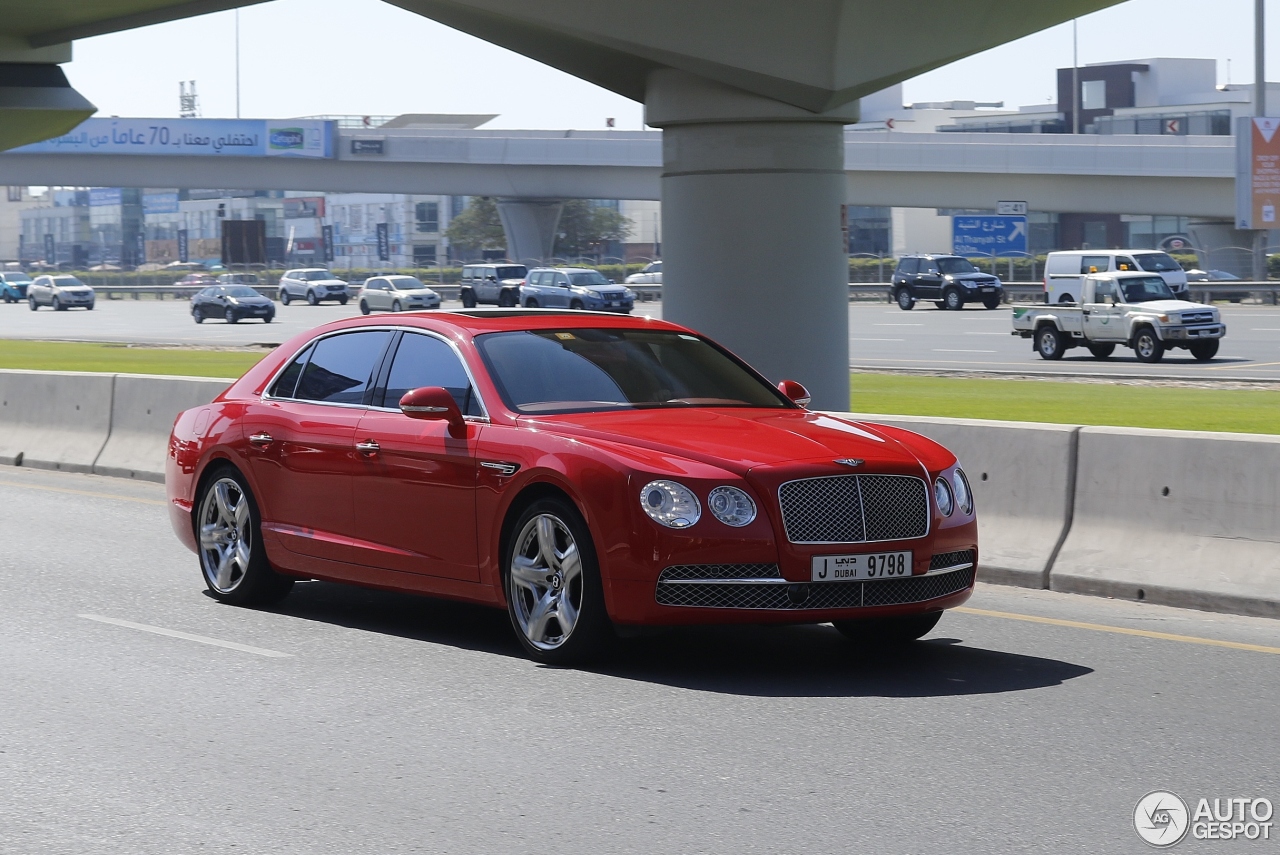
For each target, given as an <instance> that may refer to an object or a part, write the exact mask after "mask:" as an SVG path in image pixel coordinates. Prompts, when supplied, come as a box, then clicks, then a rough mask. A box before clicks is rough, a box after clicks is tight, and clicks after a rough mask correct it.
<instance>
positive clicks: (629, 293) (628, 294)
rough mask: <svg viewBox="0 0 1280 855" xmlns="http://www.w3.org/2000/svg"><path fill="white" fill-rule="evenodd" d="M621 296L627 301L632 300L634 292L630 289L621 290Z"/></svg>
mask: <svg viewBox="0 0 1280 855" xmlns="http://www.w3.org/2000/svg"><path fill="white" fill-rule="evenodd" d="M622 294H623V296H624V297H626V299H628V300H634V299H635V298H636V292H635V291H632V290H631V289H630V288H625V289H623V291H622Z"/></svg>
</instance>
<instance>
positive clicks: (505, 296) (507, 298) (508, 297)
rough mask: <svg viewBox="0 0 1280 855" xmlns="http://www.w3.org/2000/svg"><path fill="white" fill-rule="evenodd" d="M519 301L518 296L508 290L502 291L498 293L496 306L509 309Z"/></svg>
mask: <svg viewBox="0 0 1280 855" xmlns="http://www.w3.org/2000/svg"><path fill="white" fill-rule="evenodd" d="M519 302H520V298H519V297H517V296H516V295H515V294H512V293H511V292H510V291H503V292H502V293H501V294H499V295H498V306H499V307H501V308H503V309H510V308H512V307H513V306H515V305H516V304H517V303H519Z"/></svg>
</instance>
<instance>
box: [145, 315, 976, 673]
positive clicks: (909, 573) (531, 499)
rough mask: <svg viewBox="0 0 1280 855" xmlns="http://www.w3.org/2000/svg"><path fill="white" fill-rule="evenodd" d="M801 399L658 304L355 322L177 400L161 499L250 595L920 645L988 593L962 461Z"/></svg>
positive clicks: (536, 636) (203, 555)
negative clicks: (293, 592) (222, 385)
mask: <svg viewBox="0 0 1280 855" xmlns="http://www.w3.org/2000/svg"><path fill="white" fill-rule="evenodd" d="M808 402H809V393H808V392H807V391H805V389H804V387H803V386H802V385H801V384H799V383H797V382H794V381H790V380H783V381H782V382H780V383H778V385H776V386H775V385H774V384H773V383H771V382H769V381H768V380H766V379H765V378H764V377H763V376H762V375H760V374H759V373H757V372H756V371H754V370H753V369H751V368H750V367H749V366H747V365H746V364H745V363H743V362H741V361H740V360H739V359H737V357H735V356H733V355H732V354H730V353H729V352H728V351H727V350H725V349H724V348H722V347H721V346H720V345H718V344H716V343H714V342H712V341H710V340H708V339H706V338H704V337H703V336H701V335H698V334H697V333H696V332H694V331H693V330H690V329H687V328H685V327H681V326H677V325H675V324H672V323H668V322H664V321H660V320H654V319H651V318H636V317H626V316H620V315H615V316H607V315H601V314H594V313H586V312H566V311H538V312H530V311H525V310H522V309H503V310H486V309H470V310H462V311H459V312H420V313H415V314H408V315H397V316H396V317H395V318H386V319H382V318H344V319H342V320H339V321H336V322H334V323H330V324H326V325H325V326H322V327H320V328H319V329H316V330H311V331H309V332H306V333H303V334H301V335H298V336H296V337H294V338H292V339H290V340H289V341H287V342H285V343H284V344H283V345H281V346H280V347H279V348H277V349H276V350H274V351H273V352H272V353H270V354H268V355H267V356H266V357H265V358H263V359H262V361H260V362H259V363H258V364H257V365H256V366H254V367H253V368H251V369H249V371H248V373H247V374H245V376H244V377H242V378H240V379H239V380H238V381H236V382H235V383H233V384H232V385H231V387H230V388H228V389H227V390H226V391H224V392H222V393H221V394H220V395H218V397H217V398H216V399H215V400H214V401H213V402H212V403H210V404H205V405H202V406H199V407H196V408H194V409H190V410H187V411H186V412H184V413H181V414H180V415H179V416H178V418H177V421H176V422H175V424H174V426H173V431H172V435H171V437H170V441H169V443H168V457H167V459H166V462H165V485H166V492H167V498H168V501H167V502H166V505H167V506H168V509H169V510H168V512H169V519H170V522H171V523H172V525H173V528H174V531H175V533H176V534H177V536H178V537H179V538H180V540H181V541H182V543H183V544H184V545H186V546H187V547H188V548H189V549H190V550H191V551H192V552H193V553H195V554H196V556H197V557H198V561H197V562H193V563H198V566H199V569H200V572H201V576H202V579H203V582H204V585H205V587H206V588H207V590H208V593H209V596H210V597H211V598H212V599H214V600H217V601H219V602H223V603H228V604H233V605H245V606H249V605H264V604H270V603H272V602H275V601H277V600H279V599H280V598H282V597H284V596H285V595H287V594H288V593H289V590H290V588H292V587H293V585H294V583H295V582H296V581H298V580H300V579H324V580H326V581H330V582H347V583H353V584H356V585H365V586H370V587H375V588H389V589H396V590H401V591H412V592H415V593H418V594H427V595H430V596H438V597H446V598H453V599H458V600H465V601H468V602H472V603H479V604H484V605H488V606H491V607H494V608H500V609H504V610H506V611H507V613H508V615H509V617H510V620H511V624H512V627H513V629H514V631H515V636H516V638H517V639H518V640H519V642H520V644H521V646H522V647H523V649H524V651H525V652H526V653H527V654H528V655H529V656H530V657H531V658H533V659H535V660H538V661H541V662H546V663H550V664H556V665H574V664H577V663H580V662H583V661H584V660H590V659H592V658H597V657H600V656H601V655H602V654H604V653H606V652H607V651H608V649H609V647H610V645H611V643H612V642H613V641H614V639H615V637H616V635H615V627H617V628H619V629H622V630H623V631H624V632H625V631H627V629H628V628H630V627H637V626H644V625H652V626H671V625H674V624H819V623H831V624H832V625H833V626H834V627H835V629H836V630H838V631H839V632H841V633H843V634H845V635H846V636H848V637H849V638H850V639H852V640H853V641H854V642H855V644H856V647H855V648H852V649H853V650H856V652H857V655H866V654H867V653H868V651H870V650H874V649H876V648H878V647H885V646H893V645H903V644H910V643H911V642H913V641H914V640H916V639H918V638H920V637H922V636H923V635H925V634H926V633H928V632H929V631H931V630H932V629H933V628H934V626H935V625H936V624H937V623H938V619H939V618H940V617H941V615H942V612H943V610H944V609H949V608H952V607H955V606H959V605H960V604H962V603H963V602H964V601H965V600H967V599H968V598H969V596H970V594H971V593H972V591H973V584H974V574H975V572H976V570H977V563H978V523H977V518H976V516H975V514H976V509H975V507H974V502H973V492H972V490H971V489H970V485H969V482H968V480H967V478H966V477H965V474H964V472H962V471H961V469H960V466H959V464H958V463H957V461H956V456H955V455H954V454H952V453H951V452H950V451H948V450H947V449H946V448H944V447H943V446H941V445H939V444H937V443H936V442H932V441H931V440H929V439H926V438H925V437H923V436H919V435H917V434H913V433H910V432H908V431H906V430H902V429H901V428H894V427H887V426H881V425H875V424H870V423H867V422H860V421H855V420H853V419H852V418H847V417H841V416H839V415H834V414H831V413H821V412H814V411H811V410H809V409H807V407H806V405H807V404H808ZM819 655H823V656H826V655H828V653H827V652H826V651H825V649H824V650H823V651H822V652H821V653H820V654H819Z"/></svg>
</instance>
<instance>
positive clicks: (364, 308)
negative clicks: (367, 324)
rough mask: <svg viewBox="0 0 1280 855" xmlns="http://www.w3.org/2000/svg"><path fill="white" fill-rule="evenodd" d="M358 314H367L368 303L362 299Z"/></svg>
mask: <svg viewBox="0 0 1280 855" xmlns="http://www.w3.org/2000/svg"><path fill="white" fill-rule="evenodd" d="M360 314H362V315H367V314H369V304H368V303H366V302H365V301H364V300H361V301H360Z"/></svg>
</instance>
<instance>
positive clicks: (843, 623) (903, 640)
mask: <svg viewBox="0 0 1280 855" xmlns="http://www.w3.org/2000/svg"><path fill="white" fill-rule="evenodd" d="M940 620H942V612H925V613H924V614H920V615H904V616H902V617H890V618H864V619H862V620H835V621H832V622H831V625H832V626H834V627H835V628H836V630H837V631H839V633H840V634H841V635H843V636H844V637H845V638H847V639H849V640H850V641H856V642H858V643H859V644H862V645H869V646H873V647H893V646H895V645H899V644H910V643H911V642H913V641H918V640H919V639H921V638H923V637H924V636H926V635H928V634H929V633H930V632H931V631H932V630H933V628H934V627H935V626H937V625H938V621H940Z"/></svg>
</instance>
